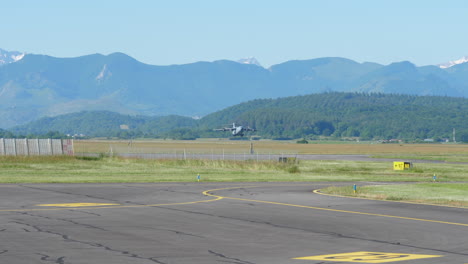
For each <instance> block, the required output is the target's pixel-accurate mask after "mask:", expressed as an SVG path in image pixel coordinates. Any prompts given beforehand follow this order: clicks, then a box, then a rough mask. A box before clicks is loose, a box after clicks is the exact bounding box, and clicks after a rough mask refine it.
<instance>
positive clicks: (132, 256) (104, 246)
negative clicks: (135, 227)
mask: <svg viewBox="0 0 468 264" xmlns="http://www.w3.org/2000/svg"><path fill="white" fill-rule="evenodd" d="M10 223H15V224H18V225H25V226H28V227H30V228H33V229H35V230H36V231H37V232H41V233H46V234H50V235H55V236H59V237H61V238H62V239H63V240H64V241H65V242H73V243H78V244H83V245H87V246H91V247H94V248H99V249H104V250H106V251H110V252H114V253H120V254H122V255H123V256H126V257H131V258H137V259H143V260H149V261H152V262H154V263H158V264H167V263H165V262H162V261H160V260H158V259H157V258H156V257H150V258H145V257H142V256H139V255H138V254H135V253H131V252H129V251H125V250H118V249H113V248H111V247H108V246H106V245H104V244H101V243H94V242H88V241H81V240H77V239H72V238H70V236H68V235H66V234H61V233H59V232H54V231H50V230H45V229H42V228H40V227H39V226H36V225H31V224H27V223H23V222H19V221H12V222H10ZM62 260H63V259H62ZM56 263H59V262H56ZM59 264H63V263H59Z"/></svg>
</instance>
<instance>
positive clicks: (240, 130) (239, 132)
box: [213, 123, 257, 137]
mask: <svg viewBox="0 0 468 264" xmlns="http://www.w3.org/2000/svg"><path fill="white" fill-rule="evenodd" d="M213 130H214V131H231V132H232V135H233V136H241V137H243V136H244V132H247V131H257V130H255V129H254V128H250V127H243V126H236V123H232V127H223V128H217V129H213Z"/></svg>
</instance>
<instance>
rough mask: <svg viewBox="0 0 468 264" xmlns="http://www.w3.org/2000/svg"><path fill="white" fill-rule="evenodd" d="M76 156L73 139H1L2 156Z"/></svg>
mask: <svg viewBox="0 0 468 264" xmlns="http://www.w3.org/2000/svg"><path fill="white" fill-rule="evenodd" d="M33 155H44V156H47V155H71V156H73V155H74V149H73V139H37V138H36V139H28V138H24V139H18V138H0V156H33Z"/></svg>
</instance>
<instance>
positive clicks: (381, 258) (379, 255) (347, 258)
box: [294, 251, 442, 263]
mask: <svg viewBox="0 0 468 264" xmlns="http://www.w3.org/2000/svg"><path fill="white" fill-rule="evenodd" d="M438 257H442V256H441V255H420V254H405V253H385V252H367V251H359V252H351V253H341V254H330V255H321V256H310V257H301V258H294V259H304V260H326V261H339V262H360V263H385V262H394V261H404V260H414V259H423V258H438Z"/></svg>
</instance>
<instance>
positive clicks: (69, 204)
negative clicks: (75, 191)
mask: <svg viewBox="0 0 468 264" xmlns="http://www.w3.org/2000/svg"><path fill="white" fill-rule="evenodd" d="M106 205H120V204H114V203H63V204H38V205H37V206H53V207H90V206H106Z"/></svg>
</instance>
